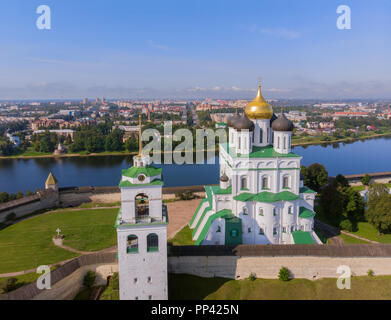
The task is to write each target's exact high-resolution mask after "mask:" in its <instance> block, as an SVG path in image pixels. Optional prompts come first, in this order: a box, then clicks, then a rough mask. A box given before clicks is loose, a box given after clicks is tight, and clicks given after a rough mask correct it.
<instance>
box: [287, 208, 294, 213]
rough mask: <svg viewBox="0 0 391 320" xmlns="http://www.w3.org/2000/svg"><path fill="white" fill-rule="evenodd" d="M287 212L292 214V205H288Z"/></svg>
mask: <svg viewBox="0 0 391 320" xmlns="http://www.w3.org/2000/svg"><path fill="white" fill-rule="evenodd" d="M288 213H289V214H292V213H293V207H292V206H290V207H289V208H288Z"/></svg>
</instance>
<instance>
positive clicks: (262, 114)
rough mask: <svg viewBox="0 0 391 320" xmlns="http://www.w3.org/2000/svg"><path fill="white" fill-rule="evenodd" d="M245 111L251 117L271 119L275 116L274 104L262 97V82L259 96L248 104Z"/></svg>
mask: <svg viewBox="0 0 391 320" xmlns="http://www.w3.org/2000/svg"><path fill="white" fill-rule="evenodd" d="M244 112H245V113H246V115H247V117H248V118H249V119H271V117H272V116H273V108H272V106H271V105H270V104H268V103H267V102H266V100H265V99H264V98H263V97H262V93H261V85H260V84H259V85H258V93H257V96H256V97H255V99H254V100H253V101H251V102H250V103H249V104H248V105H247V106H246V108H245V109H244Z"/></svg>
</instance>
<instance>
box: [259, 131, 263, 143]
mask: <svg viewBox="0 0 391 320" xmlns="http://www.w3.org/2000/svg"><path fill="white" fill-rule="evenodd" d="M259 143H263V130H262V128H260V129H259Z"/></svg>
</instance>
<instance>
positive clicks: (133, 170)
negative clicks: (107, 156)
mask: <svg viewBox="0 0 391 320" xmlns="http://www.w3.org/2000/svg"><path fill="white" fill-rule="evenodd" d="M141 173H143V174H145V175H146V176H147V177H154V176H158V175H161V174H162V168H156V167H154V166H146V167H135V166H133V167H130V168H129V169H124V170H122V175H123V176H125V177H129V178H137V176H138V175H139V174H141Z"/></svg>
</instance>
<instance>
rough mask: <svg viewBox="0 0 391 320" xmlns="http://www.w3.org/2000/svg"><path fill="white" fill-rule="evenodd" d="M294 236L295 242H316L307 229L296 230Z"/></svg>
mask: <svg viewBox="0 0 391 320" xmlns="http://www.w3.org/2000/svg"><path fill="white" fill-rule="evenodd" d="M292 236H293V240H294V242H295V244H315V242H314V240H313V239H312V237H311V234H310V233H309V232H307V231H301V230H299V231H294V232H292Z"/></svg>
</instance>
